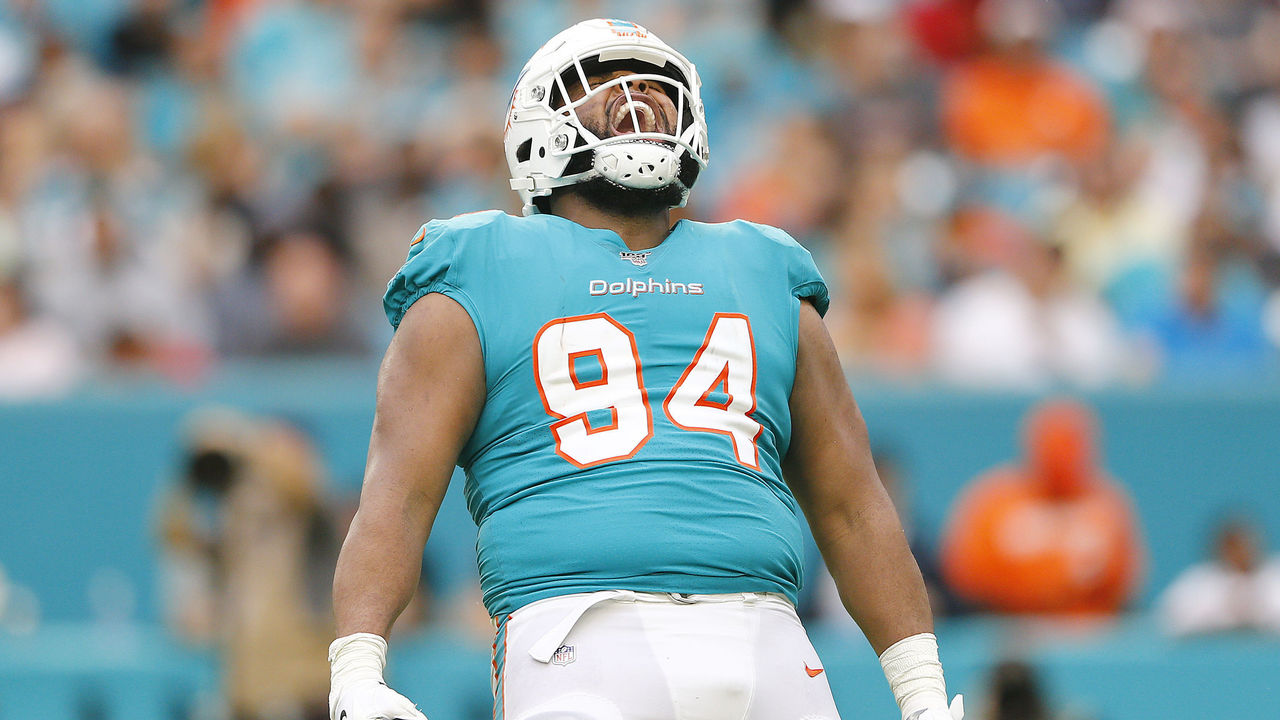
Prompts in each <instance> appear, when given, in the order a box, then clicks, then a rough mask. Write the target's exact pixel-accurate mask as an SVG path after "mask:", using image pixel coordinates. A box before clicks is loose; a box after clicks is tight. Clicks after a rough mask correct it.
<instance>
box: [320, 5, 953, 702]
mask: <svg viewBox="0 0 1280 720" xmlns="http://www.w3.org/2000/svg"><path fill="white" fill-rule="evenodd" d="M699 86H700V81H699V78H698V74H697V71H696V70H695V69H694V66H693V65H692V64H691V63H690V62H689V61H688V60H687V59H685V58H684V57H683V56H682V55H681V54H680V53H678V52H676V51H675V50H673V49H672V48H671V47H669V46H667V45H666V44H665V43H663V42H662V41H661V40H659V39H658V38H657V37H655V36H654V35H653V34H652V33H650V32H648V31H647V30H646V29H645V28H643V27H640V26H638V25H635V24H633V23H630V22H625V21H620V20H590V21H587V22H583V23H580V24H578V25H575V26H573V27H571V28H569V29H568V30H565V31H564V32H562V33H560V34H559V35H557V36H555V37H554V38H552V39H551V40H550V41H549V42H548V43H547V44H546V45H544V46H543V47H542V48H541V49H540V50H538V52H537V53H536V54H534V56H533V58H532V59H530V60H529V62H528V64H527V65H526V66H525V68H524V70H523V72H522V73H521V75H520V78H519V80H518V81H517V82H516V87H515V91H514V93H513V94H512V99H511V107H510V110H509V113H508V117H507V129H506V138H505V144H506V153H507V160H508V163H509V164H510V167H511V174H512V180H511V185H512V188H513V189H515V190H516V191H517V192H518V193H519V194H520V197H521V199H522V200H523V202H524V212H523V217H512V216H509V215H506V214H503V213H500V212H496V211H489V212H481V213H475V214H470V215H465V216H459V217H456V218H453V219H451V220H446V221H432V222H429V223H427V224H426V225H425V226H423V227H422V229H421V230H419V231H418V234H417V235H416V236H415V237H414V239H413V243H412V245H411V247H410V250H409V258H408V260H407V261H406V262H405V265H404V267H403V268H402V269H401V270H400V271H399V273H397V274H396V276H395V277H394V278H393V279H392V280H391V283H390V285H389V287H388V290H387V294H386V297H385V309H386V312H387V315H388V317H389V319H390V321H391V323H392V325H394V326H396V327H397V331H396V333H395V336H394V338H393V340H392V342H391V345H390V347H389V348H388V350H387V354H386V358H385V359H384V361H383V364H382V369H381V372H380V376H379V381H378V394H377V412H376V417H375V419H374V425H373V432H372V438H371V441H370V447H369V458H368V466H367V469H366V473H365V481H364V489H363V492H362V495H361V499H360V509H359V512H358V513H357V515H356V518H355V520H354V521H353V523H352V525H351V531H350V534H349V535H348V537H347V540H346V544H345V545H344V547H343V550H342V555H341V557H340V559H339V561H338V568H337V576H336V579H335V582H334V602H335V611H336V615H337V623H338V630H339V634H340V635H341V637H339V638H338V639H337V640H335V641H334V643H333V645H332V647H331V648H330V652H329V659H330V662H331V663H332V689H331V693H330V708H331V714H332V717H333V720H372V719H374V718H378V719H381V718H404V719H406V720H407V719H410V718H413V719H418V720H421V718H422V717H423V716H422V714H421V713H420V712H419V711H418V710H417V709H416V708H415V707H414V705H413V704H412V703H411V702H410V701H409V700H407V699H406V698H404V697H403V696H401V695H400V694H398V693H396V692H395V691H393V690H392V689H390V688H389V687H387V686H386V685H385V684H384V683H383V668H384V665H385V661H386V651H387V643H386V640H385V638H386V637H387V634H388V632H389V630H390V628H391V625H392V622H393V621H394V620H395V618H396V616H397V615H398V613H399V612H400V611H401V609H402V608H404V606H405V604H406V603H407V602H408V601H409V598H410V595H411V593H412V592H413V589H414V588H415V587H416V585H417V576H418V572H419V568H420V565H421V562H420V557H421V553H422V550H423V545H424V543H425V542H426V540H427V536H428V534H429V532H430V529H431V524H432V521H433V519H434V517H435V514H436V511H437V509H438V508H439V505H440V502H441V498H442V497H443V496H444V493H445V488H446V485H447V483H448V481H449V477H450V474H451V472H452V470H453V467H454V464H455V463H457V464H458V465H461V466H462V467H463V468H464V470H465V471H466V487H465V494H466V499H467V504H468V508H469V509H470V511H471V514H472V516H473V518H474V519H475V522H476V525H477V526H478V533H479V535H478V540H477V549H478V554H479V566H480V567H479V569H480V580H481V585H482V589H483V591H484V602H485V605H486V607H487V609H488V611H489V613H490V614H491V615H492V617H493V619H494V624H495V627H496V637H495V640H494V646H493V647H494V655H493V693H494V704H495V708H494V711H495V717H499V718H510V719H512V720H534V719H535V718H541V719H543V720H552V719H553V718H555V719H564V718H579V719H581V720H624V719H625V720H641V719H645V720H659V719H666V720H674V719H676V718H681V719H683V718H689V719H694V718H697V719H700V720H718V719H720V718H724V719H725V720H728V719H729V718H733V719H735V720H736V719H739V718H749V719H758V720H785V719H787V718H794V719H796V720H799V719H801V718H806V719H832V720H834V719H835V718H836V717H837V713H836V708H835V704H834V702H833V700H832V697H831V692H830V689H829V686H828V684H827V677H826V675H825V674H824V671H823V666H822V662H821V661H820V660H819V658H818V657H817V655H816V654H815V652H814V650H813V648H812V646H811V645H810V643H809V640H808V638H807V637H806V635H805V632H804V629H803V628H802V627H801V625H800V622H799V620H798V619H797V617H796V613H795V609H794V603H795V599H796V593H797V591H798V590H799V588H800V584H801V560H800V558H801V542H802V541H801V537H802V536H801V518H800V512H802V511H803V512H804V513H805V515H806V517H807V518H808V521H809V524H810V526H811V527H812V529H813V533H814V536H815V537H816V539H817V541H818V544H819V546H820V547H821V549H822V552H823V556H824V557H825V559H826V562H827V564H828V566H829V567H830V569H831V574H832V575H833V577H834V578H835V580H836V583H837V585H838V587H839V589H840V594H841V597H842V599H843V601H844V603H845V605H846V607H847V608H848V610H849V612H850V613H851V614H852V616H853V617H854V619H856V620H857V622H858V624H859V625H860V626H861V628H862V630H863V632H864V633H865V634H866V636H867V638H868V640H869V641H870V642H871V645H872V647H873V648H874V649H875V650H876V652H877V653H879V654H880V660H881V662H882V664H883V666H884V670H885V674H886V676H887V678H888V680H889V685H890V687H891V689H892V691H893V694H894V696H895V698H896V699H897V701H898V705H899V707H900V708H901V710H902V716H903V718H906V719H909V720H943V719H946V720H952V719H953V718H960V717H961V715H962V712H961V708H960V699H959V698H958V697H957V698H956V700H955V702H954V703H952V704H951V706H950V707H948V703H947V693H946V687H945V685H944V682H943V676H942V666H941V664H940V663H939V660H938V650H937V643H936V640H935V638H934V636H933V635H932V633H931V630H932V618H931V616H930V612H929V604H928V599H927V597H926V594H925V589H924V584H923V582H922V581H921V578H920V572H919V570H918V568H917V566H916V563H915V560H914V558H913V557H912V555H911V552H910V550H909V549H908V547H907V543H906V541H905V539H904V536H903V532H902V528H901V526H900V524H899V522H898V519H897V516H896V515H895V513H894V509H893V506H892V504H891V503H890V501H889V498H888V497H887V495H886V493H885V490H884V488H883V487H882V485H881V484H880V481H879V479H878V477H877V476H876V472H875V468H874V465H873V464H872V461H871V454H870V452H869V450H868V443H867V434H866V429H865V426H864V424H863V420H862V417H861V416H860V414H859V411H858V408H857V406H856V404H855V403H854V400H853V397H852V395H851V393H850V391H849V387H848V385H847V383H846V381H845V378H844V375H843V373H842V371H841V368H840V363H839V361H838V359H837V357H836V354H835V351H834V349H833V347H832V344H831V340H830V338H829V337H828V335H827V331H826V329H825V327H824V325H823V322H822V318H821V316H822V314H823V312H824V311H825V310H826V308H827V303H828V298H827V289H826V285H825V284H824V283H823V281H822V278H821V277H820V276H819V274H818V270H817V268H816V267H815V266H814V263H813V261H812V259H811V258H810V256H809V253H808V252H807V251H806V250H805V249H804V248H802V247H801V246H800V245H798V244H797V243H796V242H795V241H794V240H792V239H791V238H790V237H789V236H788V235H787V234H786V233H784V232H782V231H781V230H778V229H776V228H772V227H766V226H762V225H756V224H753V223H748V222H743V221H737V222H731V223H725V224H717V225H712V224H703V223H697V222H691V221H688V220H683V221H680V222H678V223H676V224H675V225H672V224H671V221H670V209H671V208H672V207H675V206H680V205H683V204H684V202H685V200H686V198H687V197H688V194H689V189H690V188H691V187H692V186H693V185H694V183H695V181H696V180H697V177H698V173H699V171H700V170H701V169H702V168H704V167H705V166H706V164H707V160H708V157H709V155H708V145H707V125H706V120H705V117H704V108H703V104H702V99H701V96H700V87H699ZM784 478H785V480H784Z"/></svg>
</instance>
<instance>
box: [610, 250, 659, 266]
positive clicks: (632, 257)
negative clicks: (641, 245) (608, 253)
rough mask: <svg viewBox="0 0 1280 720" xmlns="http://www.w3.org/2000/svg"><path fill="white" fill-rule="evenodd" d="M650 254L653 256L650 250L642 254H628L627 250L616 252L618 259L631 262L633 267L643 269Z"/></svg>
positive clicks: (647, 262)
mask: <svg viewBox="0 0 1280 720" xmlns="http://www.w3.org/2000/svg"><path fill="white" fill-rule="evenodd" d="M652 254H653V251H652V250H646V251H644V252H629V251H627V250H619V251H618V257H620V258H622V259H623V260H629V261H631V264H632V265H635V266H636V267H644V266H645V265H648V264H649V256H650V255H652Z"/></svg>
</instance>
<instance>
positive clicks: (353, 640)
mask: <svg viewBox="0 0 1280 720" xmlns="http://www.w3.org/2000/svg"><path fill="white" fill-rule="evenodd" d="M329 665H330V669H331V675H330V677H331V678H332V681H333V685H334V687H337V686H339V685H344V684H346V683H349V682H352V681H356V680H373V681H375V682H382V670H383V668H385V667H386V666H387V641H386V640H383V639H382V637H381V636H379V635H374V634H373V633H353V634H351V635H346V636H343V637H340V638H338V639H337V640H334V641H333V643H332V644H331V645H329Z"/></svg>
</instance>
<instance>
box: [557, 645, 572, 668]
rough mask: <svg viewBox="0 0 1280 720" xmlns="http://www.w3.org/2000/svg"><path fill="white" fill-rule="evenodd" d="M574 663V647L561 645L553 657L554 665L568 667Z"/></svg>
mask: <svg viewBox="0 0 1280 720" xmlns="http://www.w3.org/2000/svg"><path fill="white" fill-rule="evenodd" d="M573 661H574V652H573V646H572V645H561V646H560V647H558V648H556V653H555V655H552V656H551V664H552V665H568V664H569V663H571V662H573Z"/></svg>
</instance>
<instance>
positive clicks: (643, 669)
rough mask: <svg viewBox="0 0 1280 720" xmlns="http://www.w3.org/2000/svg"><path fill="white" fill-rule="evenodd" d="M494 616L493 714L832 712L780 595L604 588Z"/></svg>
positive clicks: (637, 719)
mask: <svg viewBox="0 0 1280 720" xmlns="http://www.w3.org/2000/svg"><path fill="white" fill-rule="evenodd" d="M497 624H498V634H497V637H496V639H495V641H494V654H493V691H494V717H495V718H496V719H497V720H838V718H839V716H838V715H837V714H836V709H835V703H834V701H833V700H832V699H831V688H830V686H829V685H828V684H827V676H826V673H825V672H823V670H822V662H821V661H820V660H819V659H818V655H817V653H816V652H814V650H813V646H812V645H811V644H810V643H809V638H808V636H807V635H805V632H804V628H803V627H801V625H800V619H799V618H798V617H796V612H795V608H793V607H792V606H791V603H790V602H788V601H787V600H786V599H785V598H783V597H782V596H780V595H775V594H771V593H731V594H725V595H689V596H685V595H676V594H667V593H642V592H631V591H627V590H609V591H604V592H594V593H583V594H578V595H567V596H563V597H557V598H550V599H548V600H540V601H538V602H535V603H530V604H529V605H526V606H524V607H522V608H520V609H519V610H516V611H515V612H513V613H511V614H510V615H508V616H506V617H505V618H501V619H499V622H498V623H497Z"/></svg>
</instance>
